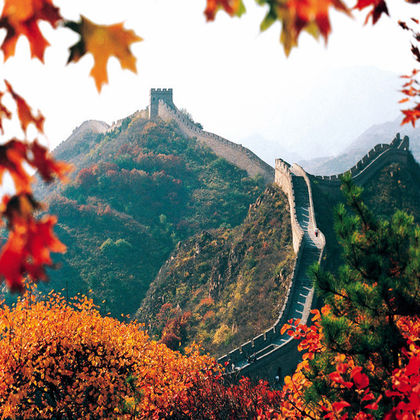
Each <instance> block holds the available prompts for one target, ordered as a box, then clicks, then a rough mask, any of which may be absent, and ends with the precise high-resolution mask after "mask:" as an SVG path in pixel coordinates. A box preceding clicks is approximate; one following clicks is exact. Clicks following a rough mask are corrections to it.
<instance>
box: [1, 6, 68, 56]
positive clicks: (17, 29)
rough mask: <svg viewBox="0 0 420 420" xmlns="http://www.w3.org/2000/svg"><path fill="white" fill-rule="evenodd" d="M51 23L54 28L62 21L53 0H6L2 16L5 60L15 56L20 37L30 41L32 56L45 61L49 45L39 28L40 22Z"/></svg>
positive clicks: (2, 46)
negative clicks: (4, 31) (4, 30)
mask: <svg viewBox="0 0 420 420" xmlns="http://www.w3.org/2000/svg"><path fill="white" fill-rule="evenodd" d="M40 20H43V21H46V22H49V23H50V24H51V26H53V27H54V28H55V27H56V26H57V24H58V22H59V21H61V20H62V17H61V15H60V13H59V9H58V8H57V7H55V6H54V5H53V4H52V0H5V3H4V7H3V12H2V14H1V16H0V28H4V29H6V37H5V38H4V40H3V43H2V44H1V47H0V48H1V49H2V50H3V53H4V57H5V60H7V59H8V58H9V57H10V56H12V55H14V53H15V48H16V43H17V40H18V39H19V37H20V36H21V35H22V36H25V37H26V38H27V39H28V42H29V46H30V49H31V56H32V57H36V58H38V59H39V60H40V61H42V62H43V61H44V52H45V48H46V47H47V46H48V45H49V43H48V41H47V40H46V39H45V38H44V36H43V35H42V33H41V31H40V30H39V27H38V21H40Z"/></svg>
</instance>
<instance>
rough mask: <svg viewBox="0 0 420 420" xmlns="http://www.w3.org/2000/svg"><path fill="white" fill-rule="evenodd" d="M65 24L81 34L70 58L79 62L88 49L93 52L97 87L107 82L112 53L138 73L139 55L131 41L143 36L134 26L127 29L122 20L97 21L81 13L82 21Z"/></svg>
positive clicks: (124, 64) (72, 48)
mask: <svg viewBox="0 0 420 420" xmlns="http://www.w3.org/2000/svg"><path fill="white" fill-rule="evenodd" d="M66 26H67V27H68V28H70V29H72V30H73V31H75V32H77V33H78V34H80V38H81V39H80V41H79V42H78V43H77V44H75V45H73V46H72V47H71V49H70V57H69V60H68V61H69V62H70V61H74V62H77V61H79V59H80V58H81V57H82V56H84V55H85V54H86V53H91V54H92V55H93V59H94V65H93V68H92V70H91V72H90V75H91V76H92V77H93V78H94V80H95V83H96V88H97V89H98V91H100V90H101V88H102V85H103V84H105V83H107V82H108V74H107V69H106V66H107V63H108V59H109V58H110V57H111V56H114V57H116V58H117V59H118V60H119V62H120V64H121V67H122V68H123V69H128V70H131V71H132V72H134V73H136V71H137V70H136V58H135V57H134V55H133V54H132V53H131V51H130V45H131V44H132V43H133V42H139V41H142V40H143V39H142V38H140V37H139V36H137V35H136V34H135V33H134V32H133V31H132V30H127V29H124V28H123V24H122V23H117V24H115V25H96V24H95V23H93V22H91V21H90V20H89V19H87V18H85V17H84V16H82V17H81V21H80V22H78V23H77V22H66Z"/></svg>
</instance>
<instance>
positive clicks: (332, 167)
mask: <svg viewBox="0 0 420 420" xmlns="http://www.w3.org/2000/svg"><path fill="white" fill-rule="evenodd" d="M396 133H400V134H401V136H405V135H407V136H408V137H409V138H410V150H411V151H412V153H413V155H414V158H415V159H416V160H417V162H420V128H419V127H417V128H414V127H413V126H412V125H408V124H405V125H404V126H401V117H398V118H397V119H395V120H393V121H388V122H386V123H383V124H376V125H373V126H372V127H370V128H369V129H367V130H366V131H364V132H363V133H362V134H361V135H360V136H359V137H357V138H356V139H355V140H354V141H353V142H351V143H350V144H349V145H348V146H347V147H346V148H345V149H344V151H343V153H341V154H339V155H336V156H326V157H321V158H316V159H311V160H302V161H300V162H299V163H300V164H301V165H302V166H303V167H304V168H305V170H306V171H308V172H309V173H312V174H315V175H333V174H338V173H341V172H344V171H346V170H347V169H349V168H351V167H352V166H353V165H354V164H355V163H356V162H357V161H358V160H360V159H361V158H362V157H363V156H364V155H365V154H366V153H367V151H368V150H370V149H371V148H372V147H374V146H375V145H377V144H378V143H389V142H390V141H391V140H392V139H393V138H394V137H395V134H396Z"/></svg>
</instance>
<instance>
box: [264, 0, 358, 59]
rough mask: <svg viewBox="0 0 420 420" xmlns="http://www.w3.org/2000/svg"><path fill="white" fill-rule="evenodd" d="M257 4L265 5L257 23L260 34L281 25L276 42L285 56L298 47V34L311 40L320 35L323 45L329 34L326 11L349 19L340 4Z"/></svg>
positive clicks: (298, 0)
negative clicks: (332, 10)
mask: <svg viewBox="0 0 420 420" xmlns="http://www.w3.org/2000/svg"><path fill="white" fill-rule="evenodd" d="M257 1H258V3H259V4H261V5H264V4H268V6H269V10H268V13H267V15H266V16H265V18H264V20H263V22H262V23H261V30H262V31H264V30H266V29H268V28H269V27H270V26H271V25H272V24H273V23H274V22H276V21H277V20H279V21H280V22H281V24H282V32H281V36H280V42H281V43H282V44H283V47H284V51H285V53H286V55H287V56H288V55H289V54H290V51H291V49H292V48H293V47H296V46H297V44H298V38H299V35H300V33H301V32H302V31H306V32H308V33H309V34H310V35H312V36H313V37H315V38H319V35H322V36H323V38H324V39H325V41H327V40H328V36H329V34H330V32H331V24H330V19H329V14H328V13H329V9H330V7H334V8H335V9H336V10H338V11H341V12H343V13H346V14H347V15H350V11H349V10H348V8H347V6H346V5H345V4H344V3H343V2H342V1H341V0H257Z"/></svg>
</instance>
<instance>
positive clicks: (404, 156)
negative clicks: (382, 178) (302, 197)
mask: <svg viewBox="0 0 420 420" xmlns="http://www.w3.org/2000/svg"><path fill="white" fill-rule="evenodd" d="M408 149H409V139H408V137H407V136H405V137H404V138H403V139H401V138H400V135H399V134H397V135H396V137H395V138H394V140H392V142H391V143H390V144H377V145H376V146H375V147H374V148H373V149H371V150H369V152H368V153H367V154H366V155H365V156H363V157H362V159H360V160H359V161H358V162H357V163H356V165H354V166H353V167H352V168H350V169H349V170H348V171H346V172H343V173H341V174H337V175H329V176H321V175H309V176H310V178H311V180H312V181H315V182H316V183H317V184H318V185H319V186H320V187H321V189H323V190H324V191H326V192H328V191H329V190H330V189H331V188H333V189H336V188H338V187H339V186H340V184H341V177H342V176H343V175H344V174H350V175H351V177H352V179H353V181H354V182H356V183H357V184H358V185H363V184H364V183H366V182H367V181H368V180H369V179H370V178H371V177H372V176H373V175H374V174H375V173H376V172H377V171H378V170H380V169H382V168H383V167H384V166H385V165H387V164H389V163H391V162H401V163H407V161H408V156H409V152H408Z"/></svg>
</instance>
